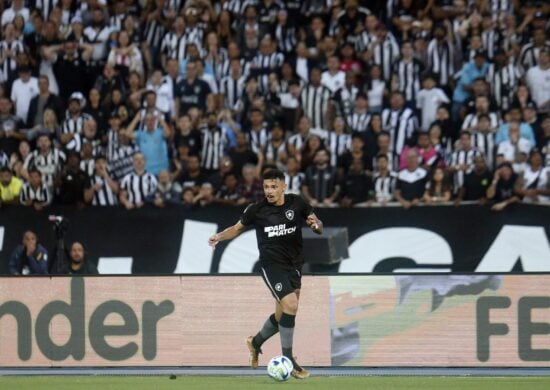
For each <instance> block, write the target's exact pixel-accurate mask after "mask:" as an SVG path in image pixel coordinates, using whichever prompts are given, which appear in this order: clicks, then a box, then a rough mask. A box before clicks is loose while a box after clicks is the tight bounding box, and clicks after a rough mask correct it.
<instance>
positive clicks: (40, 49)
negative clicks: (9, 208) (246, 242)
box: [0, 0, 550, 210]
mask: <svg viewBox="0 0 550 390" xmlns="http://www.w3.org/2000/svg"><path fill="white" fill-rule="evenodd" d="M0 13H1V33H2V36H1V41H0V82H1V85H0V166H1V168H0V195H1V196H0V198H1V204H2V206H6V205H11V204H20V205H23V206H28V207H34V208H35V209H37V210H40V209H42V208H44V207H47V206H49V205H50V204H52V203H56V204H66V205H77V206H79V207H83V206H85V205H98V206H115V205H121V206H122V207H125V208H126V209H133V208H139V207H142V206H143V205H145V204H153V205H154V206H157V207H164V206H166V205H168V204H181V205H183V206H184V207H197V205H199V206H204V205H208V204H210V203H223V204H236V205H242V204H247V203H249V202H252V201H257V200H259V199H261V198H262V186H261V182H260V179H259V177H260V175H261V172H262V171H263V170H265V169H266V168H268V167H273V166H275V167H279V168H281V169H282V170H284V172H285V175H286V181H287V185H288V191H289V192H293V193H301V194H302V195H303V196H304V197H305V198H306V199H307V200H308V201H310V202H311V203H312V204H313V205H314V206H326V207H332V206H338V205H339V206H343V207H349V206H352V205H369V204H374V203H376V204H381V205H384V204H386V203H388V202H394V201H397V202H400V203H401V205H403V207H406V208H408V207H411V206H414V205H417V204H419V203H428V204H432V203H440V202H449V201H454V202H455V203H456V204H459V203H460V202H462V201H479V202H480V203H485V202H486V201H488V200H492V201H493V202H494V203H493V206H492V207H494V208H495V209H502V208H504V207H505V206H506V205H508V204H510V203H513V202H519V201H524V202H541V203H544V202H548V201H549V200H550V168H549V167H550V116H549V114H550V41H549V40H548V37H549V26H550V23H549V22H548V14H549V13H550V4H548V3H547V2H544V1H531V0H454V1H453V0H419V1H412V0H387V1H360V0H288V1H280V0H227V1H223V0H222V1H210V0H113V1H109V2H107V1H106V0H82V1H77V0H12V1H3V2H0Z"/></svg>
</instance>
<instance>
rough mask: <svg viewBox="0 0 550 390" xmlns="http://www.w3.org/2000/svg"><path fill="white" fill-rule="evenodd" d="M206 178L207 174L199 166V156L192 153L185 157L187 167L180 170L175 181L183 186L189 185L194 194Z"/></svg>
mask: <svg viewBox="0 0 550 390" xmlns="http://www.w3.org/2000/svg"><path fill="white" fill-rule="evenodd" d="M206 180H207V175H206V174H205V173H204V171H203V170H202V168H201V164H200V160H199V156H198V155H195V154H192V155H190V156H189V157H188V158H187V167H186V168H185V169H183V170H182V172H181V174H180V175H179V176H178V178H177V181H178V182H179V183H180V185H181V186H182V187H183V188H187V187H190V188H192V189H193V191H194V192H195V194H197V193H198V192H199V189H200V186H201V185H202V183H204V182H205V181H206Z"/></svg>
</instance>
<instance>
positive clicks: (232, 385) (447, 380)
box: [0, 375, 550, 390]
mask: <svg viewBox="0 0 550 390" xmlns="http://www.w3.org/2000/svg"><path fill="white" fill-rule="evenodd" d="M0 389H6V390H7V389H10V390H11V389H17V390H23V389H32V390H37V389H40V390H42V389H56V390H65V389H67V390H69V389H71V390H80V389H94V390H97V389H101V390H104V389H116V390H123V389H128V390H138V389H154V390H163V389H224V390H225V389H229V390H231V389H239V390H240V389H285V390H287V389H319V390H322V389H331V390H333V389H346V390H348V389H369V390H373V389H392V390H394V389H403V390H405V389H407V390H410V389H422V390H429V389H434V390H435V389H438V390H439V389H445V390H448V389H457V390H458V389H460V390H462V389H468V390H470V389H483V390H491V389H495V390H507V389H510V390H512V389H514V390H517V389H529V390H538V389H541V390H542V389H545V390H547V389H550V377H415V376H384V377H372V376H363V377H359V376H354V377H346V376H337V377H321V376H319V377H312V378H309V379H305V380H301V381H299V380H296V379H290V380H289V381H287V382H275V381H274V380H272V379H271V378H269V377H267V375H266V377H244V376H243V377H237V376H216V377H208V376H178V377H177V378H176V379H170V378H169V377H168V376H141V377H137V376H95V377H94V376H37V377H0Z"/></svg>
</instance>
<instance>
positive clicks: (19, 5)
mask: <svg viewBox="0 0 550 390" xmlns="http://www.w3.org/2000/svg"><path fill="white" fill-rule="evenodd" d="M17 15H21V16H22V17H23V20H24V21H25V23H27V22H28V21H29V17H30V12H29V9H28V8H26V7H25V2H24V0H12V2H11V7H9V8H6V9H5V10H4V12H2V27H4V26H5V25H6V24H8V23H12V22H13V20H14V19H15V17H16V16H17Z"/></svg>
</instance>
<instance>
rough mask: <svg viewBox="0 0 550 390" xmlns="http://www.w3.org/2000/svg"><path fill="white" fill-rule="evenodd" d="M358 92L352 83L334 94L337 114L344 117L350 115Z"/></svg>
mask: <svg viewBox="0 0 550 390" xmlns="http://www.w3.org/2000/svg"><path fill="white" fill-rule="evenodd" d="M358 93H359V88H357V87H356V86H355V85H352V86H351V88H347V87H346V86H345V85H344V86H343V87H342V88H340V89H339V90H338V91H336V93H335V94H334V102H335V103H336V108H337V110H338V115H340V116H343V117H344V118H345V117H347V116H349V115H351V114H352V112H353V110H354V108H355V99H356V98H357V94H358Z"/></svg>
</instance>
